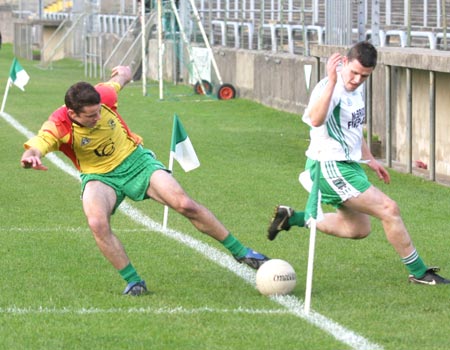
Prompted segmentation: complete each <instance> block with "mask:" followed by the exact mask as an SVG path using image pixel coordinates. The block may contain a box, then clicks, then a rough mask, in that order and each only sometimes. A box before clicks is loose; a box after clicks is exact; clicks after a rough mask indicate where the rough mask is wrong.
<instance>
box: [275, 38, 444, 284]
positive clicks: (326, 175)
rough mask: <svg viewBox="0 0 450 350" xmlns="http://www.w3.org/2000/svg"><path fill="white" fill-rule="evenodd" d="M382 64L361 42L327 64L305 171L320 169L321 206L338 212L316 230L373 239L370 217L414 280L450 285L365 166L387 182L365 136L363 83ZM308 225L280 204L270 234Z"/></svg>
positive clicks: (314, 97)
mask: <svg viewBox="0 0 450 350" xmlns="http://www.w3.org/2000/svg"><path fill="white" fill-rule="evenodd" d="M376 63H377V51H376V49H375V47H374V46H373V45H372V44H370V43H369V42H366V41H364V42H359V43H357V44H355V45H354V46H353V47H352V48H350V50H349V51H348V53H347V55H346V56H341V55H340V54H338V53H336V54H333V55H331V56H330V57H329V59H328V62H327V74H328V75H327V77H326V78H324V79H322V80H321V81H320V82H319V83H318V84H317V86H316V87H315V88H314V90H313V92H312V94H311V99H310V101H309V104H308V106H307V108H306V110H305V113H304V115H303V121H304V122H305V123H306V124H308V125H309V126H310V127H311V131H310V137H311V142H310V145H309V147H308V150H307V151H306V155H307V157H308V160H307V163H306V169H307V170H309V173H310V178H311V179H313V178H314V173H315V172H316V171H317V168H316V166H320V170H321V176H320V182H319V189H320V193H321V201H322V203H327V204H330V205H333V206H334V207H336V212H335V213H326V214H324V217H323V219H322V220H321V221H318V223H317V229H318V230H320V231H322V232H324V233H327V234H330V235H333V236H336V237H342V238H352V239H361V238H365V237H367V236H368V235H369V234H370V231H371V225H370V217H371V216H372V217H375V218H378V219H379V220H381V223H382V225H383V228H384V231H385V234H386V237H387V239H388V241H389V243H390V244H391V245H392V246H393V247H394V249H395V250H396V252H397V253H398V255H399V256H400V258H401V260H402V262H403V263H404V264H405V266H406V268H407V270H408V271H409V281H410V282H412V283H419V284H424V285H435V284H450V280H447V279H445V278H443V277H441V276H439V275H438V274H437V273H436V272H437V271H438V268H434V267H433V268H428V267H427V266H426V265H425V264H424V262H423V261H422V259H421V258H420V256H419V254H418V253H417V250H416V248H415V247H414V245H413V243H412V240H411V237H410V235H409V233H408V231H407V230H406V227H405V225H404V223H403V220H402V218H401V216H400V210H399V208H398V205H397V203H396V202H395V201H393V200H392V199H391V198H389V197H388V196H387V195H386V194H384V193H383V192H382V191H381V190H379V189H378V188H376V187H375V186H373V185H372V184H371V183H370V182H369V180H368V178H367V176H366V174H365V172H364V170H363V168H362V167H361V165H360V162H362V161H363V162H365V163H367V165H368V167H369V168H370V169H372V170H373V171H375V172H376V174H377V175H378V177H379V178H380V179H381V180H383V181H384V182H385V183H389V182H390V176H389V173H388V172H387V171H386V169H385V168H384V167H383V166H382V165H381V164H380V163H378V161H377V160H376V159H375V158H374V156H373V155H372V153H371V152H370V150H369V148H368V146H367V143H366V141H365V140H364V137H363V123H364V121H365V106H364V94H363V91H364V90H363V89H364V86H363V83H364V82H365V81H366V79H367V78H368V77H369V76H370V74H372V72H373V70H374V69H375V66H376ZM292 226H300V227H304V226H305V218H304V213H303V212H300V211H295V210H294V209H292V208H290V207H288V206H284V205H279V206H277V207H276V208H275V213H274V216H273V218H272V221H271V223H270V225H269V229H268V238H269V239H270V240H273V239H275V237H276V236H277V234H278V233H279V232H280V231H282V230H289V229H290V228H291V227H292Z"/></svg>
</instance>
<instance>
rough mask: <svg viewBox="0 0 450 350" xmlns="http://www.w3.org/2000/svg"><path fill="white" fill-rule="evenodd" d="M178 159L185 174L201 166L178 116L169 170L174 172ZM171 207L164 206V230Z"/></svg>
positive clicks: (175, 119) (173, 135)
mask: <svg viewBox="0 0 450 350" xmlns="http://www.w3.org/2000/svg"><path fill="white" fill-rule="evenodd" d="M174 159H176V160H177V161H178V163H179V164H180V166H181V167H182V168H183V170H184V171H185V172H188V171H191V170H194V169H195V168H198V167H199V166H200V161H199V160H198V158H197V154H196V153H195V150H194V147H193V146H192V142H191V140H190V139H189V136H188V134H187V132H186V130H185V129H184V127H183V124H181V121H180V119H179V118H178V116H177V115H176V114H174V115H173V128H172V142H171V144H170V157H169V170H170V171H172V168H173V160H174ZM168 217H169V207H168V206H167V205H165V206H164V217H163V229H166V228H167V220H168Z"/></svg>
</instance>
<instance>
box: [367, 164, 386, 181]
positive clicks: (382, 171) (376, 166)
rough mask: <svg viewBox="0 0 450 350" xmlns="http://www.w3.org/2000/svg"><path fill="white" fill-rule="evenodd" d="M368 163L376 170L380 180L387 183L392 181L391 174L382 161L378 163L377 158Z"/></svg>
mask: <svg viewBox="0 0 450 350" xmlns="http://www.w3.org/2000/svg"><path fill="white" fill-rule="evenodd" d="M367 165H368V166H369V167H370V168H371V169H372V170H373V171H375V173H376V174H377V176H378V178H379V179H380V180H383V181H384V183H385V184H389V183H390V182H391V176H390V175H389V173H388V172H387V170H386V169H385V168H384V167H383V166H382V165H381V164H380V163H378V162H377V161H376V160H375V159H374V160H371V161H370V162H369V163H368V164H367Z"/></svg>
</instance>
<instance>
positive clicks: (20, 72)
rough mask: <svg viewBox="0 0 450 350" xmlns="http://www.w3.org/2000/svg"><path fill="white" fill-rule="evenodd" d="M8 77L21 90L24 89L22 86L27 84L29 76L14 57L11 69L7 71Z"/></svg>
mask: <svg viewBox="0 0 450 350" xmlns="http://www.w3.org/2000/svg"><path fill="white" fill-rule="evenodd" d="M9 79H10V82H11V83H13V84H14V85H15V86H17V87H18V88H19V89H20V90H22V91H25V89H24V87H25V85H27V83H28V80H30V76H29V75H28V74H27V72H25V69H23V67H22V66H21V65H20V63H19V61H17V59H16V58H14V60H13V63H12V66H11V70H10V71H9Z"/></svg>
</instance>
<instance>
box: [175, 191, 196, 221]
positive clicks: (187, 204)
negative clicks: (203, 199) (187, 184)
mask: <svg viewBox="0 0 450 350" xmlns="http://www.w3.org/2000/svg"><path fill="white" fill-rule="evenodd" d="M198 207H199V206H198V204H197V203H196V202H195V201H194V200H193V199H191V198H189V197H188V196H180V198H179V199H178V201H177V204H176V207H174V209H175V210H176V211H177V212H178V213H180V214H181V215H184V216H186V217H188V218H191V217H193V216H195V214H196V213H197V211H198Z"/></svg>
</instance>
